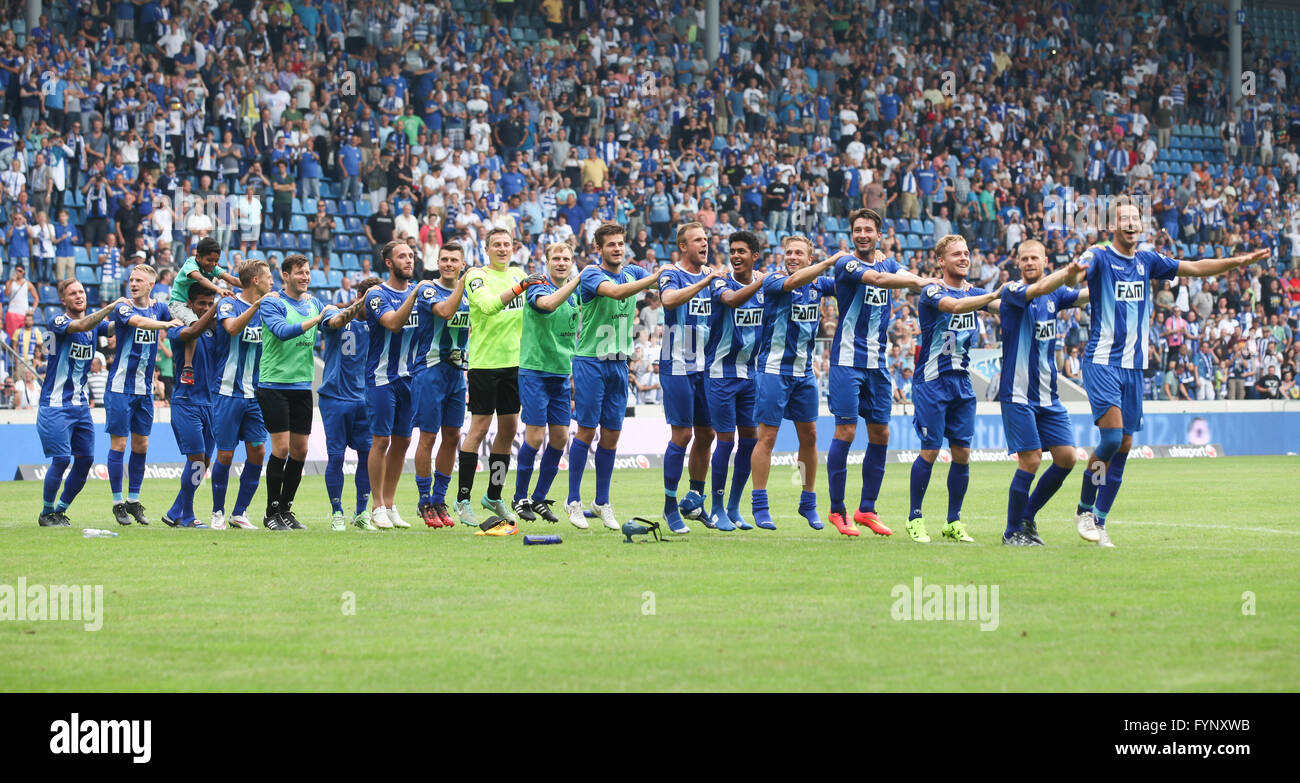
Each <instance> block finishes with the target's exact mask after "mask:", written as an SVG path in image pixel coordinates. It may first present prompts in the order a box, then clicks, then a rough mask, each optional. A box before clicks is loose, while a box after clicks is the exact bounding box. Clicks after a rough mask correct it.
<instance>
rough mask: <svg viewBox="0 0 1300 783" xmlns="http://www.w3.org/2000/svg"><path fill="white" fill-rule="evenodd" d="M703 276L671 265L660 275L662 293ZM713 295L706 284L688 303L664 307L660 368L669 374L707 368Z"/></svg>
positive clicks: (689, 285)
mask: <svg viewBox="0 0 1300 783" xmlns="http://www.w3.org/2000/svg"><path fill="white" fill-rule="evenodd" d="M703 279H704V275H703V274H697V275H693V274H691V273H690V272H687V271H686V270H684V269H682V268H681V267H678V266H670V267H668V271H667V272H665V273H664V274H662V275H660V277H659V295H660V297H661V298H662V296H663V295H664V294H666V293H667V292H669V291H675V290H679V289H682V288H690V287H691V286H693V285H695V284H696V283H698V282H700V281H701V280H703ZM712 307H713V296H712V294H711V292H710V291H709V290H708V287H707V286H706V287H705V288H704V289H702V290H700V291H697V292H696V294H695V296H693V297H691V298H690V299H689V300H687V301H686V302H685V303H683V304H681V305H679V306H677V307H675V308H673V309H669V308H667V307H665V308H664V335H663V346H662V348H661V349H660V351H659V371H660V372H662V373H664V374H666V375H688V374H690V373H694V372H702V371H703V370H704V350H705V345H706V344H707V343H708V341H709V313H710V312H712Z"/></svg>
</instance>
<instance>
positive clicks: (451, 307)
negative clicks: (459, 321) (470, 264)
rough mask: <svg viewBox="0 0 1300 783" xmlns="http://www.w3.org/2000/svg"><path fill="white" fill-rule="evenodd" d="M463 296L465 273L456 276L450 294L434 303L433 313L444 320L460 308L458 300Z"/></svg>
mask: <svg viewBox="0 0 1300 783" xmlns="http://www.w3.org/2000/svg"><path fill="white" fill-rule="evenodd" d="M464 296H465V275H461V276H460V277H458V278H456V287H455V288H453V289H451V296H448V297H447V298H446V299H444V300H442V301H441V302H438V303H437V304H435V305H434V306H433V307H432V308H430V309H431V310H433V314H434V315H436V316H438V317H439V318H441V319H442V320H444V321H446V320H448V319H450V318H451V317H452V316H453V315H455V314H456V311H457V310H459V309H460V301H461V299H462V298H463V297H464Z"/></svg>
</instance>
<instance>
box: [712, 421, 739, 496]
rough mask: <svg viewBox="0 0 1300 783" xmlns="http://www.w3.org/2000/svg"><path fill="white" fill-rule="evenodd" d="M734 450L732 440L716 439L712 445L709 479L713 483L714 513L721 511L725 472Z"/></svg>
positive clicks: (734, 446) (734, 444) (725, 482)
mask: <svg viewBox="0 0 1300 783" xmlns="http://www.w3.org/2000/svg"><path fill="white" fill-rule="evenodd" d="M735 448H736V442H735V441H734V440H723V439H722V438H718V442H717V443H715V444H713V459H712V460H710V466H709V467H710V468H711V469H712V473H711V474H710V479H711V481H712V482H713V492H712V497H713V511H714V513H717V512H720V511H723V510H724V508H725V505H724V503H723V497H722V496H723V493H725V492H726V491H727V470H728V469H729V468H730V467H731V452H732V450H733V449H735Z"/></svg>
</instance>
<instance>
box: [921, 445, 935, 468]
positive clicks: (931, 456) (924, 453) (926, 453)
mask: <svg viewBox="0 0 1300 783" xmlns="http://www.w3.org/2000/svg"><path fill="white" fill-rule="evenodd" d="M938 458H939V450H938V449H921V459H923V460H925V461H926V462H929V463H930V464H931V465H933V464H934V461H935V460H936V459H938Z"/></svg>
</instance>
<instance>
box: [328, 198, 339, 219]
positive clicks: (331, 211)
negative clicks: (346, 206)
mask: <svg viewBox="0 0 1300 783" xmlns="http://www.w3.org/2000/svg"><path fill="white" fill-rule="evenodd" d="M338 213H339V202H337V201H335V200H334V199H332V198H329V199H325V214H326V215H338Z"/></svg>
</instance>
